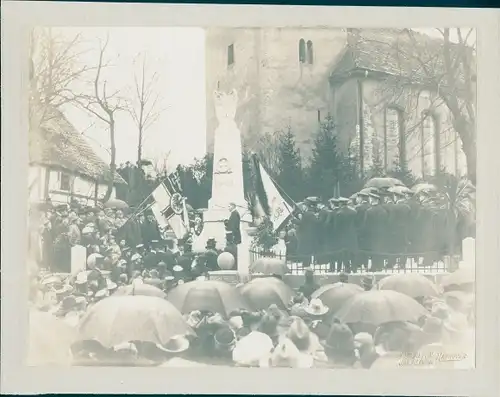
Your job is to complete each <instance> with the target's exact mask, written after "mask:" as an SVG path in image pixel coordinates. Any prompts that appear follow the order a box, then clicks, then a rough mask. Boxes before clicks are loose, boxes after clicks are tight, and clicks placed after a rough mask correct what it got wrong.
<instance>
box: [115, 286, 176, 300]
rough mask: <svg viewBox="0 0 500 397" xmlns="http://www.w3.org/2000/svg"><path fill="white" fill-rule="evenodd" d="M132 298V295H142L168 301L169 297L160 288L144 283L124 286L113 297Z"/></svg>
mask: <svg viewBox="0 0 500 397" xmlns="http://www.w3.org/2000/svg"><path fill="white" fill-rule="evenodd" d="M125 295H127V296H130V295H142V296H155V297H157V298H162V299H166V298H167V295H166V294H165V292H163V291H162V290H161V289H159V288H158V287H155V286H154V285H151V284H147V283H143V284H138V283H133V284H129V285H124V286H122V287H119V288H118V289H117V290H116V292H115V293H114V294H113V296H125Z"/></svg>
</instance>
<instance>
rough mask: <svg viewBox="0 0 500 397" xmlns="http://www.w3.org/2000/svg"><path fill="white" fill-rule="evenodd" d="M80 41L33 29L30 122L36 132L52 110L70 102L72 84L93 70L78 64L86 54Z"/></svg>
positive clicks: (51, 115)
mask: <svg viewBox="0 0 500 397" xmlns="http://www.w3.org/2000/svg"><path fill="white" fill-rule="evenodd" d="M82 41H83V40H82V37H81V35H80V34H76V35H74V36H73V37H68V36H65V35H61V34H57V33H54V31H53V29H51V28H35V29H33V30H31V32H30V42H29V54H30V55H29V62H30V65H29V72H30V73H29V79H30V95H29V112H30V115H29V116H30V117H29V122H30V129H37V128H39V127H40V126H41V125H43V124H44V123H45V122H46V121H48V120H50V119H51V118H52V117H54V116H55V113H54V112H53V111H52V110H53V109H60V108H61V107H62V106H64V105H66V104H68V103H70V102H72V101H73V98H74V94H73V89H74V83H76V82H78V81H81V80H82V79H83V77H84V76H85V75H86V74H87V73H88V72H89V71H91V70H93V69H94V68H93V67H91V66H88V65H85V64H82V63H81V62H80V58H81V56H82V55H83V54H84V53H85V52H86V50H83V49H82V48H81V44H82Z"/></svg>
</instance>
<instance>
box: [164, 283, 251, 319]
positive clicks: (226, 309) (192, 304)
mask: <svg viewBox="0 0 500 397" xmlns="http://www.w3.org/2000/svg"><path fill="white" fill-rule="evenodd" d="M167 299H168V300H169V301H170V302H172V304H173V305H174V306H175V307H176V308H177V309H178V310H179V311H180V312H181V313H183V314H188V313H190V312H192V311H194V310H202V311H210V312H213V313H220V314H221V315H222V316H225V317H228V316H229V313H231V312H232V311H235V310H238V309H247V310H248V309H250V307H249V304H248V303H247V302H246V301H245V299H244V298H243V297H242V296H241V294H240V292H239V291H238V289H236V287H234V286H232V285H230V284H228V283H225V282H223V281H218V280H204V281H199V280H195V281H190V282H188V283H185V284H181V285H178V286H177V287H175V288H174V289H173V290H171V291H170V292H169V293H168V295H167Z"/></svg>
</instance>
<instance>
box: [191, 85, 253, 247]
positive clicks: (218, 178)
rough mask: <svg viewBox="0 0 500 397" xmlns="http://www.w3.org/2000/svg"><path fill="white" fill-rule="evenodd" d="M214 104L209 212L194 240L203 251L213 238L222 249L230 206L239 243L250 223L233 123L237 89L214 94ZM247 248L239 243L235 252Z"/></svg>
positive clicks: (195, 245)
mask: <svg viewBox="0 0 500 397" xmlns="http://www.w3.org/2000/svg"><path fill="white" fill-rule="evenodd" d="M214 103H215V113H216V116H217V120H218V123H219V124H218V127H217V128H216V130H215V134H214V168H213V178H212V196H211V199H210V200H209V202H208V209H207V211H206V212H205V213H204V214H203V222H204V226H203V231H202V233H201V234H200V236H198V237H197V238H196V239H195V241H194V246H193V248H194V249H195V250H201V249H203V248H204V246H205V243H206V241H207V239H208V238H210V237H213V238H215V240H216V242H217V248H219V249H223V248H224V247H225V242H226V229H225V226H224V221H225V220H226V219H228V218H229V215H230V213H229V204H230V203H234V204H236V209H237V210H238V212H239V213H240V217H241V223H242V224H241V228H242V240H244V239H245V238H246V237H247V236H243V235H244V234H245V233H244V229H245V226H246V224H249V223H250V222H251V221H252V217H251V213H250V211H249V208H248V207H249V206H248V203H247V201H246V200H245V194H244V187H243V162H242V146H241V132H240V130H239V128H238V126H237V125H236V122H235V120H234V117H235V115H236V108H237V104H238V94H237V92H236V90H232V91H231V92H229V93H223V92H218V91H216V92H214ZM246 245H247V244H246V242H244V241H242V244H241V245H240V246H239V247H238V251H241V250H242V249H243V250H248V247H246ZM238 256H239V255H238Z"/></svg>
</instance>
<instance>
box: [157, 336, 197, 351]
mask: <svg viewBox="0 0 500 397" xmlns="http://www.w3.org/2000/svg"><path fill="white" fill-rule="evenodd" d="M157 347H158V348H159V349H160V350H163V351H165V352H167V353H181V352H183V351H186V350H187V349H189V340H188V339H187V338H186V337H185V336H184V335H176V336H173V337H172V338H170V339H169V340H168V342H167V343H165V344H164V345H163V346H161V345H157Z"/></svg>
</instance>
